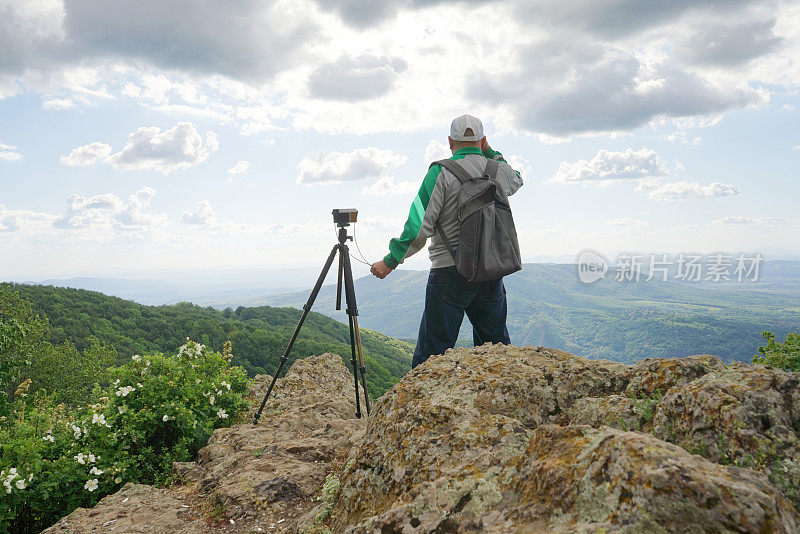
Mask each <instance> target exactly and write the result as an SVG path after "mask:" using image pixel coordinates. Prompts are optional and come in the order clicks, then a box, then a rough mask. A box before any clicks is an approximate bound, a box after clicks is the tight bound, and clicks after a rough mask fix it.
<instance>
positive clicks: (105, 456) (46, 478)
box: [0, 341, 248, 533]
mask: <svg viewBox="0 0 800 534" xmlns="http://www.w3.org/2000/svg"><path fill="white" fill-rule="evenodd" d="M230 359H231V354H230V345H227V346H226V350H225V351H224V352H223V354H220V353H216V352H212V351H210V350H208V349H206V348H205V347H203V346H202V345H199V344H197V343H193V342H191V341H188V342H187V343H186V344H185V345H184V346H182V347H181V348H180V350H179V352H178V354H177V355H175V356H163V355H153V356H149V357H135V358H134V360H133V361H131V362H129V363H127V364H125V365H123V366H121V367H119V368H116V369H112V370H111V371H110V375H111V376H110V380H111V383H110V384H109V385H108V386H106V387H105V388H102V387H99V386H98V387H96V388H95V390H94V392H93V394H92V397H93V401H92V404H88V405H84V406H83V407H82V408H79V409H68V408H67V407H66V405H64V404H57V403H56V402H55V400H54V395H53V394H47V393H45V392H44V391H40V392H37V393H35V394H32V395H29V394H28V391H27V389H28V388H29V387H30V384H31V381H30V380H26V381H25V382H23V384H22V385H21V386H20V387H19V388H18V389H17V392H16V394H15V397H14V401H13V404H12V405H11V410H10V413H9V415H8V416H6V417H0V484H2V486H0V531H2V532H7V531H8V532H15V533H23V532H39V531H40V530H42V529H44V528H46V527H47V526H49V525H51V524H53V523H54V522H55V521H56V520H58V519H59V518H60V517H61V516H63V515H65V514H68V513H69V512H71V511H72V510H74V509H75V508H76V507H78V506H84V507H86V506H93V505H94V504H95V503H96V502H97V501H98V500H99V499H100V498H101V497H103V496H104V495H107V494H109V493H111V492H113V491H115V490H116V489H118V488H119V486H120V485H122V484H124V483H125V482H128V481H133V482H141V483H156V484H158V483H165V482H168V481H169V478H170V473H171V468H172V462H175V461H187V460H191V459H192V458H193V457H194V456H195V455H196V454H197V451H198V450H199V449H200V447H202V446H203V445H205V443H206V442H207V440H208V438H209V436H210V435H211V432H212V430H213V429H215V428H218V427H221V426H227V425H229V424H230V423H231V422H232V421H235V420H237V419H238V418H240V417H241V416H242V414H243V413H244V412H245V411H246V409H247V401H246V394H247V387H248V385H247V377H246V375H245V372H244V370H243V369H241V368H239V367H232V366H231V365H230Z"/></svg>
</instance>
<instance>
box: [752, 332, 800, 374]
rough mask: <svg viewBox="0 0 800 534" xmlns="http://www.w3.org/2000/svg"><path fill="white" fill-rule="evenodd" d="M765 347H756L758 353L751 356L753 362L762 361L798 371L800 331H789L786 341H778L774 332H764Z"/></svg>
mask: <svg viewBox="0 0 800 534" xmlns="http://www.w3.org/2000/svg"><path fill="white" fill-rule="evenodd" d="M762 335H763V336H764V339H766V340H767V346H766V347H758V354H756V355H755V356H754V357H753V361H754V362H755V363H763V364H765V365H769V366H772V367H778V368H780V369H789V370H792V371H800V332H791V333H789V334H788V335H787V336H786V341H784V342H783V343H778V342H777V341H775V334H773V333H772V332H764V333H763V334H762Z"/></svg>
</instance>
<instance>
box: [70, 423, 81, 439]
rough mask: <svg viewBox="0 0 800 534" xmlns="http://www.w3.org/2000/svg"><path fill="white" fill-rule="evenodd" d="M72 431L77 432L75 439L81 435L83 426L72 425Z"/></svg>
mask: <svg viewBox="0 0 800 534" xmlns="http://www.w3.org/2000/svg"><path fill="white" fill-rule="evenodd" d="M72 432H73V433H74V434H75V439H78V438H79V437H81V427H79V426H75V425H72Z"/></svg>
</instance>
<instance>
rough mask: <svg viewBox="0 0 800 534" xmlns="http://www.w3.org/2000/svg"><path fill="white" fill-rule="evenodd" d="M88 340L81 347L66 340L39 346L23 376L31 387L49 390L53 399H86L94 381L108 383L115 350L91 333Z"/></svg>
mask: <svg viewBox="0 0 800 534" xmlns="http://www.w3.org/2000/svg"><path fill="white" fill-rule="evenodd" d="M88 342H89V347H88V348H86V349H84V350H83V351H79V350H78V349H76V348H75V345H73V344H72V343H70V342H69V341H65V342H64V343H62V344H60V345H48V346H46V347H43V348H42V350H40V351H39V352H37V353H36V354H34V355H32V356H31V358H30V360H31V363H30V366H29V367H28V368H27V369H26V372H24V373H23V377H24V378H30V379H31V388H32V389H33V390H34V391H36V390H39V389H44V390H46V391H47V392H49V393H51V394H52V395H53V399H54V401H55V402H56V403H59V402H63V403H66V404H69V405H71V406H75V405H77V404H84V403H86V402H87V401H88V400H89V399H90V396H91V393H92V389H93V388H94V387H95V386H96V385H99V386H102V387H105V386H106V385H108V383H109V372H110V368H111V367H112V366H113V365H114V362H115V361H116V359H117V351H116V350H114V348H113V347H111V346H109V345H108V344H106V343H102V342H100V341H98V340H97V339H96V338H94V337H90V338H89V340H88Z"/></svg>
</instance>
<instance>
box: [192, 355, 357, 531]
mask: <svg viewBox="0 0 800 534" xmlns="http://www.w3.org/2000/svg"><path fill="white" fill-rule="evenodd" d="M269 380H271V378H270V377H265V378H264V379H263V380H261V381H260V382H261V384H260V387H259V386H257V389H258V390H260V393H262V394H263V392H265V391H266V385H268V383H269ZM254 389H256V388H254ZM253 397H254V398H253V400H254V401H255V404H256V405H258V404H260V402H261V398H260V397H259V396H258V395H254V396H253ZM362 400H363V397H362ZM362 409H363V408H362ZM355 412H356V406H355V391H354V386H353V377H352V375H351V374H350V373H349V372H348V371H347V368H346V367H345V366H344V364H343V362H342V359H341V358H340V357H339V356H337V355H335V354H323V355H321V356H312V357H309V358H305V359H302V360H297V361H296V362H295V363H294V365H292V367H291V368H290V369H289V371H288V372H287V373H286V376H285V377H284V378H283V379H280V380H278V381H277V383H276V386H275V389H274V390H273V392H272V396H271V397H270V400H269V402H268V403H267V405H266V406H265V408H264V412H263V415H262V417H261V419H260V421H259V425H258V426H254V425H252V424H240V425H235V426H232V427H230V428H222V429H218V430H216V431H214V434H213V435H212V436H211V439H210V440H209V442H208V445H207V446H206V447H204V448H203V449H201V450H200V453H199V458H198V464H199V469H200V472H201V473H200V476H199V481H200V490H201V491H203V492H209V493H212V494H213V495H214V498H215V499H216V500H217V501H218V502H219V504H220V506H222V507H224V508H225V509H226V510H227V512H228V514H229V515H230V516H231V517H233V518H251V519H252V518H255V517H258V518H259V519H260V520H262V522H263V523H275V524H276V525H277V524H278V521H281V523H280V525H281V527H280V528H278V530H277V531H280V530H283V529H286V528H291V525H293V524H294V522H295V520H296V519H297V518H298V517H300V516H302V515H303V514H305V513H306V512H307V511H308V510H309V509H311V508H313V507H314V506H315V505H316V504H317V503H316V502H315V501H314V497H315V495H316V494H317V493H318V491H319V489H320V487H321V485H322V483H323V482H324V480H325V475H326V474H327V472H328V469H329V466H330V463H331V462H332V461H333V460H334V459H335V458H336V456H337V455H338V454H346V452H347V450H348V449H349V448H350V446H351V445H352V441H351V440H352V438H353V436H354V435H358V433H359V431H363V428H364V426H365V419H363V418H362V419H356V417H355ZM272 531H276V530H275V529H273V530H272Z"/></svg>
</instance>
